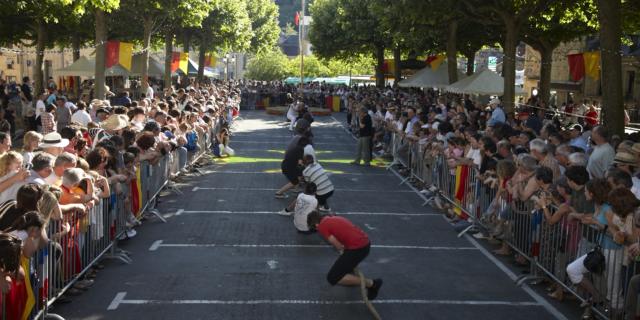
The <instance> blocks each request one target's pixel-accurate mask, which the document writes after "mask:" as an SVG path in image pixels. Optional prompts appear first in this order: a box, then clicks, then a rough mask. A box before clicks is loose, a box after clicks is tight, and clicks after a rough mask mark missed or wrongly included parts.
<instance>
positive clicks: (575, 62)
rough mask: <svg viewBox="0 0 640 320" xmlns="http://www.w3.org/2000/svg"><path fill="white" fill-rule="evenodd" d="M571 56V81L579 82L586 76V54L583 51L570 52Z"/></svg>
mask: <svg viewBox="0 0 640 320" xmlns="http://www.w3.org/2000/svg"><path fill="white" fill-rule="evenodd" d="M567 58H569V74H570V75H571V81H574V82H577V81H580V80H582V78H584V56H583V55H582V53H576V54H570V55H568V56H567Z"/></svg>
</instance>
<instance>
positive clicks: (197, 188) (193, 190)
mask: <svg viewBox="0 0 640 320" xmlns="http://www.w3.org/2000/svg"><path fill="white" fill-rule="evenodd" d="M198 190H200V187H193V189H191V191H192V192H196V191H198Z"/></svg>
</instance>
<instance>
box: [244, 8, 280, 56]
mask: <svg viewBox="0 0 640 320" xmlns="http://www.w3.org/2000/svg"><path fill="white" fill-rule="evenodd" d="M246 5H247V12H248V14H249V19H251V30H252V31H253V37H252V38H251V45H250V50H249V51H250V52H252V53H260V52H264V51H268V50H271V49H273V47H275V46H276V44H277V43H278V37H279V36H280V27H278V6H277V5H276V4H275V3H274V2H273V1H272V0H246Z"/></svg>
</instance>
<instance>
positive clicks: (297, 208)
mask: <svg viewBox="0 0 640 320" xmlns="http://www.w3.org/2000/svg"><path fill="white" fill-rule="evenodd" d="M315 193H316V185H315V183H312V182H311V183H307V185H306V186H305V190H304V193H301V194H299V195H298V198H297V199H296V200H295V201H293V202H291V204H289V206H288V207H286V208H285V209H283V210H282V211H280V212H278V214H279V215H281V216H291V214H293V225H294V226H295V227H296V229H298V232H299V233H303V234H312V233H313V230H310V229H309V225H308V224H307V216H308V215H309V214H310V213H311V212H312V211H314V210H316V208H317V207H318V200H317V199H316V196H315Z"/></svg>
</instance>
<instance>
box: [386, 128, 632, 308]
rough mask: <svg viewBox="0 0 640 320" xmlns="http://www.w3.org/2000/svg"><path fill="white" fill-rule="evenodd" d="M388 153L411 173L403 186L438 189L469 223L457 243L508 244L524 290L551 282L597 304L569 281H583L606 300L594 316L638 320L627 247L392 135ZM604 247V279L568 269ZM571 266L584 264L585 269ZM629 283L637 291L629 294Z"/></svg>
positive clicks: (394, 163)
mask: <svg viewBox="0 0 640 320" xmlns="http://www.w3.org/2000/svg"><path fill="white" fill-rule="evenodd" d="M390 149H391V150H392V154H393V156H394V160H393V163H392V164H391V165H396V164H401V165H402V166H404V167H405V168H406V169H407V170H409V174H408V176H407V179H405V180H404V181H403V182H402V183H404V182H406V181H407V180H408V179H409V178H411V179H414V180H416V181H419V182H421V183H423V185H424V186H425V187H429V186H435V187H436V188H437V190H438V191H437V194H438V196H440V197H442V198H444V199H446V200H447V201H448V202H449V203H450V204H451V205H452V209H453V210H454V211H455V212H456V214H458V216H459V217H460V218H462V219H465V220H467V221H468V222H470V223H471V225H470V226H469V227H468V228H466V229H465V230H464V231H463V232H461V233H460V235H459V236H462V235H463V234H464V233H465V232H467V231H468V230H470V229H471V228H477V229H479V230H480V231H481V232H485V233H489V234H491V236H493V237H494V238H495V239H498V240H501V241H503V242H505V243H506V244H507V245H508V246H509V248H510V249H511V250H512V251H513V252H515V253H516V254H517V255H519V256H521V257H522V258H524V260H526V261H525V262H524V263H525V264H526V265H528V266H529V271H528V272H527V273H526V274H525V275H523V276H521V277H519V278H518V279H517V283H518V284H519V285H521V284H523V283H524V282H529V281H531V283H540V282H541V281H542V280H547V281H549V282H551V283H553V284H555V285H556V286H559V287H561V288H562V290H563V291H564V292H565V293H569V294H571V295H573V296H575V297H577V298H578V299H579V300H580V301H581V302H585V301H588V299H590V298H591V297H590V296H588V295H587V294H586V293H585V291H584V290H581V289H579V288H578V285H577V284H574V283H572V281H571V276H573V277H578V278H579V277H580V276H582V277H584V279H587V280H588V281H590V282H591V283H592V284H593V285H594V287H595V288H596V290H597V292H598V295H599V296H600V298H601V299H597V297H593V300H601V303H596V304H593V306H592V312H593V313H595V314H597V315H598V316H600V317H602V318H606V319H622V318H621V317H622V316H623V315H628V314H629V313H632V315H633V316H635V315H637V314H640V312H638V311H640V310H639V308H638V306H640V302H639V301H638V296H639V295H640V269H639V268H638V267H639V266H640V257H639V258H636V259H632V258H631V257H630V255H629V253H628V250H627V249H626V248H625V247H624V246H621V245H617V244H615V243H614V242H613V239H612V236H611V235H610V234H606V235H604V236H603V235H602V234H601V232H600V231H599V230H596V229H595V228H594V226H593V225H590V224H589V225H586V224H582V223H581V222H580V221H577V220H572V219H570V218H569V217H568V214H564V215H563V216H562V217H559V216H554V214H555V213H556V212H557V210H559V209H558V208H557V207H555V206H551V207H549V209H548V211H547V213H546V215H545V212H544V210H543V209H541V208H536V207H535V204H534V202H533V200H527V201H520V200H519V199H512V198H511V196H509V195H508V193H507V192H506V191H500V190H499V188H497V187H494V186H490V185H488V184H485V183H483V182H482V181H481V180H480V179H478V178H477V175H478V171H477V169H476V168H475V167H473V166H467V165H460V164H458V163H454V162H452V161H450V160H449V161H447V159H446V158H445V157H444V156H443V155H442V154H441V153H439V154H437V155H436V154H432V152H431V150H430V148H429V147H427V148H423V147H422V146H420V144H419V143H417V142H415V143H412V142H407V141H406V139H405V140H403V139H402V137H400V135H396V134H393V138H392V145H391V146H390ZM428 202H429V200H427V202H425V205H426V203H428ZM630 216H632V215H630ZM630 216H629V217H627V221H622V222H620V223H619V224H620V225H625V226H626V228H627V230H631V226H632V224H633V223H632V221H631V220H632V218H631V217H630ZM594 219H595V218H594ZM603 239H604V243H602V241H603ZM599 243H602V247H603V253H604V255H605V258H606V267H605V270H604V271H603V272H602V273H601V274H592V273H589V272H587V271H585V270H586V269H584V268H583V269H582V270H578V271H576V269H575V268H571V267H569V265H570V264H571V263H572V262H574V261H576V259H579V258H580V257H582V256H584V255H586V254H587V253H588V252H589V251H590V250H591V249H593V248H594V247H595V246H596V244H599ZM573 266H582V264H581V262H580V261H579V262H577V264H575V265H573ZM568 268H569V269H571V271H572V272H571V274H569V273H568V271H567V270H568ZM576 279H577V278H576ZM630 283H633V288H629V284H630ZM632 318H633V319H636V317H632ZM625 319H626V318H625Z"/></svg>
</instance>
